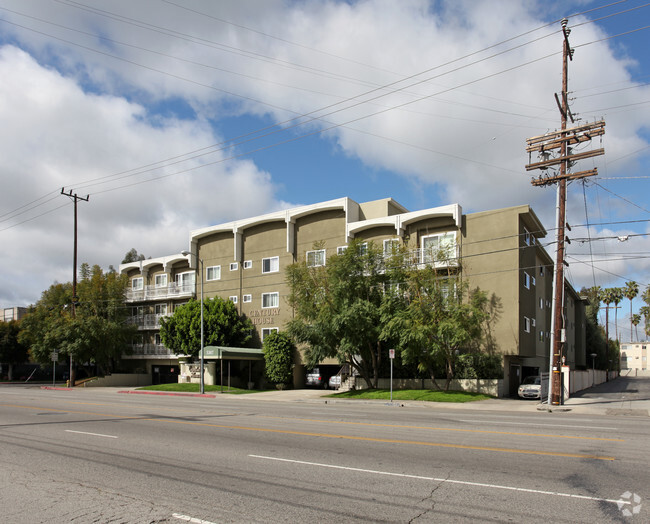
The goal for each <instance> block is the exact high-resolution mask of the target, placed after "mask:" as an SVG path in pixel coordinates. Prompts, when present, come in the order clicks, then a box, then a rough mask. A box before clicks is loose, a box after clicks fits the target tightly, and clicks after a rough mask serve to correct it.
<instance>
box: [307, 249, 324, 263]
mask: <svg viewBox="0 0 650 524" xmlns="http://www.w3.org/2000/svg"><path fill="white" fill-rule="evenodd" d="M307 265H308V266H309V267H316V266H324V265H325V250H324V249H316V250H314V251H307Z"/></svg>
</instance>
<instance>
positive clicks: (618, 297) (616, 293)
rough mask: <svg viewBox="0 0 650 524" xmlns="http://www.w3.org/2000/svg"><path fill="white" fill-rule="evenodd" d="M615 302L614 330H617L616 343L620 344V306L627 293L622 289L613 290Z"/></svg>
mask: <svg viewBox="0 0 650 524" xmlns="http://www.w3.org/2000/svg"><path fill="white" fill-rule="evenodd" d="M612 294H613V302H614V329H615V330H616V342H618V305H619V304H620V303H621V301H622V300H623V297H624V296H625V292H624V290H623V288H622V287H615V288H612Z"/></svg>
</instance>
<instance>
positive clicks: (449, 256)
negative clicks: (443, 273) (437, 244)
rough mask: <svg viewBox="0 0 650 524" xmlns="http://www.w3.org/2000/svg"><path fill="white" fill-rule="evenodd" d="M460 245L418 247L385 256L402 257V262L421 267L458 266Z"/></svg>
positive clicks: (385, 256)
mask: <svg viewBox="0 0 650 524" xmlns="http://www.w3.org/2000/svg"><path fill="white" fill-rule="evenodd" d="M458 255H459V250H458V246H451V247H448V248H445V249H444V250H442V249H433V248H417V249H411V250H409V251H406V252H403V253H396V254H394V255H391V254H387V253H385V254H384V258H386V259H388V258H392V257H402V258H401V261H400V262H403V263H404V264H406V265H408V266H417V267H418V268H419V269H421V268H424V267H426V266H432V267H435V268H446V267H458V265H459V263H460V262H459V256H458Z"/></svg>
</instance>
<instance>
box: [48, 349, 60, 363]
mask: <svg viewBox="0 0 650 524" xmlns="http://www.w3.org/2000/svg"><path fill="white" fill-rule="evenodd" d="M50 356H51V357H52V362H58V361H59V353H58V351H52V353H51V354H50Z"/></svg>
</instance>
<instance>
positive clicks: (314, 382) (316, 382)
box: [305, 368, 327, 388]
mask: <svg viewBox="0 0 650 524" xmlns="http://www.w3.org/2000/svg"><path fill="white" fill-rule="evenodd" d="M305 384H306V385H307V386H308V387H312V388H326V387H327V380H325V378H324V377H323V375H322V374H321V372H320V370H319V369H318V368H314V369H312V370H311V371H310V372H309V373H307V376H306V377H305Z"/></svg>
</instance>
